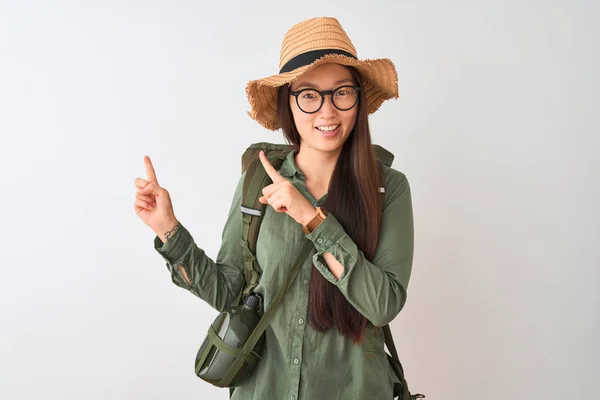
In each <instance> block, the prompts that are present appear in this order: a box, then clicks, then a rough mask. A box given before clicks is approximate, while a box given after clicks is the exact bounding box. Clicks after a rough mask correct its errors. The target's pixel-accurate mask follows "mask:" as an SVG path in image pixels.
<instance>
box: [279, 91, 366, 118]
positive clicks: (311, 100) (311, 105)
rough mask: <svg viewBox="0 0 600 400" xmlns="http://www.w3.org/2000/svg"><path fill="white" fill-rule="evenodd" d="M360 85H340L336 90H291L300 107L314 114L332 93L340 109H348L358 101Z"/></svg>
mask: <svg viewBox="0 0 600 400" xmlns="http://www.w3.org/2000/svg"><path fill="white" fill-rule="evenodd" d="M359 91H360V86H350V85H347V86H340V87H339V88H337V89H334V90H317V89H302V90H298V91H297V92H290V95H292V96H294V97H295V98H296V104H297V105H298V108H299V109H300V110H302V111H303V112H305V113H307V114H314V113H316V112H317V111H319V110H320V109H321V107H322V106H323V102H324V101H325V95H328V94H330V95H331V101H332V102H333V105H334V107H335V108H337V109H338V110H340V111H348V110H350V109H351V108H352V107H354V106H355V105H356V103H357V102H358V92H359Z"/></svg>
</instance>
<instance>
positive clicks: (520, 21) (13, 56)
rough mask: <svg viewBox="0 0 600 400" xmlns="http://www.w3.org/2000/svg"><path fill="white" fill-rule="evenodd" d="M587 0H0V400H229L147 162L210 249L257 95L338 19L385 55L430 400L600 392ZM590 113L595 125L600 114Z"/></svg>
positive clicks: (412, 365)
mask: <svg viewBox="0 0 600 400" xmlns="http://www.w3.org/2000/svg"><path fill="white" fill-rule="evenodd" d="M598 11H599V10H598V5H597V4H596V3H594V2H592V1H566V0H565V1H527V2H524V1H489V0H488V1H441V0H440V1H424V0H420V1H419V0H414V1H393V2H392V1H389V2H384V1H380V2H367V1H364V0H362V1H349V0H345V1H343V2H338V3H334V2H323V1H302V2H298V1H296V2H284V1H280V0H278V1H259V2H254V1H252V2H251V1H241V0H239V1H222V2H213V3H211V4H206V5H202V4H201V2H199V1H191V0H189V1H166V0H163V1H135V2H134V1H130V2H120V1H114V0H103V1H93V2H92V1H87V2H83V1H17V0H14V1H5V0H4V1H0V134H1V139H2V140H1V145H0V146H1V147H0V173H1V176H0V179H1V180H0V182H1V186H0V194H1V196H0V201H1V202H2V204H1V207H0V221H1V222H2V229H1V230H0V240H1V243H2V244H3V252H2V253H3V260H2V263H1V265H2V271H3V272H2V274H1V278H0V307H1V308H0V398H2V399H3V400H8V399H82V398H85V399H167V398H168V399H194V398H196V399H198V398H202V399H204V398H209V399H226V398H227V397H228V396H227V390H224V389H217V388H214V387H212V386H210V385H209V384H207V383H204V382H203V381H201V380H199V379H198V378H196V376H195V375H194V372H193V364H194V358H195V355H196V351H197V349H198V347H199V346H200V344H201V341H202V339H203V338H204V336H205V334H206V329H207V326H208V324H209V323H210V322H211V321H212V320H213V318H214V317H215V316H216V312H215V311H214V310H212V309H211V308H209V306H207V305H206V304H205V303H203V302H202V301H201V300H199V299H197V298H196V297H194V296H193V295H191V294H189V293H188V292H186V291H184V290H182V289H179V288H177V287H176V286H174V285H173V284H172V283H171V280H170V277H169V274H168V272H167V269H166V266H165V263H164V261H163V259H162V258H161V257H160V255H159V254H158V253H156V252H155V250H154V249H153V243H152V240H153V238H154V233H153V232H152V231H151V230H150V228H148V227H147V226H146V225H144V223H143V222H142V221H141V220H140V219H139V218H138V217H137V216H136V215H135V213H134V211H133V202H134V193H135V187H134V183H133V181H134V179H135V178H136V177H144V176H145V175H144V165H143V156H144V155H149V156H150V157H151V159H152V161H153V162H154V165H155V168H156V171H157V176H158V180H159V182H160V183H161V185H162V186H164V187H165V188H167V189H168V190H169V192H170V193H171V197H172V199H173V203H174V207H175V213H176V216H177V217H178V218H179V219H180V220H181V221H182V222H183V223H184V224H185V225H186V227H187V228H188V229H189V230H190V232H191V233H192V235H193V236H194V239H195V241H196V243H197V244H198V245H199V246H200V247H202V248H203V249H205V250H206V251H207V253H208V254H209V255H210V256H211V257H214V256H216V253H217V250H218V247H219V244H220V235H221V229H222V227H223V224H224V222H225V218H226V215H227V210H228V208H229V204H230V201H231V196H232V194H233V190H234V187H235V183H236V182H237V179H238V176H239V173H240V156H241V154H242V152H243V150H244V149H245V148H246V147H247V146H248V145H249V144H251V143H253V142H259V141H271V142H282V141H283V139H282V136H281V134H279V133H273V132H270V131H266V130H264V129H263V128H262V127H261V126H260V125H258V124H257V123H256V122H254V121H253V120H251V119H250V118H249V117H248V116H247V114H246V112H247V111H248V109H249V106H248V102H247V99H246V97H245V91H244V89H245V85H246V82H247V81H248V80H251V79H256V78H260V77H264V76H267V75H271V74H275V73H277V70H278V62H279V50H280V45H281V41H282V39H283V36H284V34H285V32H286V30H287V29H288V28H289V27H291V26H292V25H293V24H295V23H297V22H300V21H302V20H304V19H307V18H311V17H315V16H334V17H337V18H338V19H339V21H340V22H341V23H342V26H343V27H344V28H345V30H346V31H347V33H348V34H349V36H350V37H351V39H352V40H353V42H354V44H355V46H356V48H357V50H358V53H359V57H360V58H379V57H387V58H390V59H391V60H392V61H393V62H394V63H395V65H396V67H397V69H398V73H399V88H400V96H401V97H400V99H398V100H394V101H390V102H387V103H386V104H384V105H383V106H382V108H381V109H380V110H379V111H378V112H377V113H376V114H374V115H373V116H372V117H371V119H370V121H371V128H372V133H373V138H374V141H375V142H376V143H378V144H381V145H383V146H384V147H386V148H387V149H389V150H390V151H392V152H393V153H394V154H395V156H396V159H395V162H394V167H395V168H396V169H398V170H400V171H402V172H404V173H405V174H406V175H407V176H408V179H409V181H410V183H411V188H412V194H413V206H414V217H415V224H416V238H415V243H416V249H415V259H414V269H413V275H412V279H411V284H410V287H409V297H408V302H407V304H406V306H405V308H404V310H403V311H402V312H401V314H400V315H399V316H398V318H397V319H396V320H395V321H394V322H393V324H392V328H393V330H394V335H395V337H396V341H397V343H398V347H399V350H400V354H401V358H402V361H403V363H404V366H405V370H406V375H407V379H408V382H409V385H410V388H411V389H412V390H413V391H416V392H424V393H426V394H427V395H428V396H427V398H428V399H432V400H464V399H469V400H470V399H473V400H482V399H484V400H500V399H502V400H506V399H515V400H516V399H519V400H521V399H565V398H570V399H575V398H582V399H597V398H600V388H599V385H598V381H599V378H600V361H599V359H600V345H599V344H598V337H600V292H599V291H598V287H599V284H600V272H599V266H600V257H599V250H598V245H599V244H600V228H599V226H600V212H599V211H598V204H600V194H599V190H598V188H599V183H600V161H599V156H598V154H597V152H598V145H600V139H599V133H600V132H599V127H600V126H599V125H600V124H599V123H598V117H597V108H598V104H599V98H598V92H599V90H600V87H599V86H600V85H599V82H600V80H599V79H598V76H597V74H598V71H600V63H599V60H598V48H599V46H598V43H599V40H598V39H599V35H598V33H599V32H598V27H597V20H598V17H599V13H598ZM595 112H596V113H595Z"/></svg>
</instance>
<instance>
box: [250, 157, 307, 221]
mask: <svg viewBox="0 0 600 400" xmlns="http://www.w3.org/2000/svg"><path fill="white" fill-rule="evenodd" d="M259 157H260V161H261V163H262V165H263V166H264V167H265V171H266V172H267V174H268V175H269V177H270V178H271V180H272V181H273V183H272V184H270V185H268V186H266V187H265V188H264V189H263V191H262V192H263V196H262V197H261V198H260V199H258V200H259V201H260V202H261V203H263V204H269V205H271V207H273V209H274V210H275V211H277V212H278V213H281V212H284V213H286V214H287V215H289V216H290V217H292V218H293V219H294V220H295V221H296V222H297V223H299V224H300V225H306V224H307V223H309V222H310V221H311V220H312V219H313V218H314V217H315V215H316V209H315V208H314V207H313V206H312V204H310V203H309V201H308V200H306V198H305V197H304V196H303V195H302V193H300V192H299V191H298V189H296V187H295V186H294V185H293V184H292V182H290V181H288V180H287V179H286V178H284V177H283V176H281V174H280V173H279V172H277V170H276V169H275V168H274V167H273V166H272V165H271V163H270V162H269V160H268V159H267V157H266V156H265V154H264V153H263V152H262V151H261V152H260V154H259Z"/></svg>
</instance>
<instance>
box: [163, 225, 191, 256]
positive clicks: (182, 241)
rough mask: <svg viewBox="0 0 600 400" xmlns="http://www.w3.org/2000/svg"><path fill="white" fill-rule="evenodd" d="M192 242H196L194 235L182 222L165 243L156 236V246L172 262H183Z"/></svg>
mask: <svg viewBox="0 0 600 400" xmlns="http://www.w3.org/2000/svg"><path fill="white" fill-rule="evenodd" d="M192 243H194V239H193V237H192V235H191V234H190V232H189V231H188V230H187V229H186V228H185V227H184V226H183V225H182V224H181V223H179V227H178V228H177V230H176V231H175V233H174V234H173V236H171V237H170V238H169V240H167V242H166V243H163V242H162V240H160V238H159V237H158V236H155V237H154V248H155V249H156V251H157V252H158V253H159V254H160V255H161V256H162V257H163V258H164V259H165V261H168V262H170V263H172V264H179V263H181V261H182V260H183V259H184V258H185V256H186V254H187V253H188V252H189V251H190V248H191V244H192Z"/></svg>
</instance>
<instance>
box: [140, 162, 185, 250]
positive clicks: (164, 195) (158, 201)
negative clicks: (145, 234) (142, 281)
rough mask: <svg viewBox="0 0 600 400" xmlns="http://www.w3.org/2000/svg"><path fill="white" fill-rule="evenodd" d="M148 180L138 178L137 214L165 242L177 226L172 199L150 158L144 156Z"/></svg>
mask: <svg viewBox="0 0 600 400" xmlns="http://www.w3.org/2000/svg"><path fill="white" fill-rule="evenodd" d="M144 166H145V168H146V179H142V178H136V180H135V186H136V187H137V188H138V191H137V192H136V194H135V197H136V199H135V204H134V207H133V208H134V210H135V213H136V214H137V215H138V216H139V217H140V218H141V219H142V221H144V223H145V224H146V225H148V226H149V227H150V228H151V229H152V230H153V231H154V232H155V233H156V234H157V235H158V237H159V238H160V239H161V240H162V241H163V242H165V241H166V238H164V237H163V236H164V235H165V233H167V232H169V231H171V230H172V229H173V228H174V227H175V226H176V225H177V224H178V221H177V218H175V213H174V212H173V205H172V204H171V197H170V196H169V192H168V191H167V189H165V188H162V187H160V185H159V184H158V180H157V179H156V173H155V172H154V168H153V167H152V161H150V157H148V156H144Z"/></svg>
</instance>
